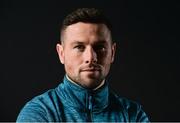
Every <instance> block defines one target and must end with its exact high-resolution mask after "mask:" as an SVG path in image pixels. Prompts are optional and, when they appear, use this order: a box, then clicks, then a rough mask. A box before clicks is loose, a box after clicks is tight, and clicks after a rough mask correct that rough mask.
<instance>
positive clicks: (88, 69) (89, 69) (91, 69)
mask: <svg viewBox="0 0 180 123" xmlns="http://www.w3.org/2000/svg"><path fill="white" fill-rule="evenodd" d="M82 71H83V72H86V71H87V72H94V71H100V69H99V68H87V69H83V70H82Z"/></svg>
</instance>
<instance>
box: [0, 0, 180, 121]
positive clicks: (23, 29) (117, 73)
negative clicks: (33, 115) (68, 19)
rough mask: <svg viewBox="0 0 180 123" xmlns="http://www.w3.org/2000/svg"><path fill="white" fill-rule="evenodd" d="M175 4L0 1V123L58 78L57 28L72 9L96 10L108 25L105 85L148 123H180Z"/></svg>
mask: <svg viewBox="0 0 180 123" xmlns="http://www.w3.org/2000/svg"><path fill="white" fill-rule="evenodd" d="M178 6H179V5H178V4H177V3H176V2H175V1H146V0H144V1H143V0H141V1H139V0H134V1H127V0H121V1H118V0H117V1H100V0H99V1H98V0H97V1H95V0H94V1H92V0H91V2H90V1H89V2H88V1H83V0H82V1H80V0H78V1H77V0H69V1H68V0H59V1H58V0H57V1H53V0H49V1H48V2H47V1H38V0H36V1H32V0H31V1H30V0H29V1H28V0H4V1H3V0H1V1H0V82H1V83H0V121H15V120H16V117H17V115H18V113H19V111H20V109H21V108H22V107H23V105H24V104H25V103H26V102H27V101H28V100H30V99H31V98H33V97H34V96H36V95H39V94H41V93H43V92H45V91H46V90H48V89H50V88H54V87H56V86H57V85H58V84H59V82H60V81H61V79H62V78H63V76H64V70H63V65H61V64H60V62H59V60H58V57H57V53H56V50H55V45H56V43H57V41H58V40H59V28H58V26H59V24H58V23H59V21H62V19H63V17H64V16H65V15H66V14H67V13H69V12H71V11H72V10H74V9H75V8H77V7H97V8H100V9H102V10H104V12H105V13H106V14H107V16H108V17H109V18H110V19H111V22H112V23H113V26H114V32H113V36H114V40H115V41H116V42H117V44H118V47H117V54H116V58H115V62H114V64H113V66H112V69H111V72H110V74H109V76H108V80H109V81H110V83H111V86H112V87H113V88H114V90H115V91H116V92H117V93H119V94H120V95H122V96H125V97H127V98H130V99H132V100H135V101H138V102H140V103H141V104H142V105H143V108H144V110H145V111H146V112H147V114H148V115H149V117H150V119H151V121H180V117H179V114H180V112H179V110H180V93H179V83H178V82H179V77H178V74H179V60H180V57H179V48H180V44H179V42H178V41H177V33H178V31H179V28H178V26H179V25H178V24H177V15H178V10H177V8H178Z"/></svg>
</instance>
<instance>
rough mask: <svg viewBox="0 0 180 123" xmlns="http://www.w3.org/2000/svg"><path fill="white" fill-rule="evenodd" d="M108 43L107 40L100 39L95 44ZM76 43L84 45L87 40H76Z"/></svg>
mask: <svg viewBox="0 0 180 123" xmlns="http://www.w3.org/2000/svg"><path fill="white" fill-rule="evenodd" d="M106 43H107V42H106V41H105V40H100V41H96V42H95V43H94V44H95V45H97V44H98V45H99V44H106ZM76 44H80V45H83V44H85V42H83V41H74V42H72V45H76Z"/></svg>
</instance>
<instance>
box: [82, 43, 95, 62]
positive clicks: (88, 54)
mask: <svg viewBox="0 0 180 123" xmlns="http://www.w3.org/2000/svg"><path fill="white" fill-rule="evenodd" d="M84 58H85V63H97V54H96V52H95V51H94V49H93V48H92V47H89V48H87V49H86V51H85V52H84Z"/></svg>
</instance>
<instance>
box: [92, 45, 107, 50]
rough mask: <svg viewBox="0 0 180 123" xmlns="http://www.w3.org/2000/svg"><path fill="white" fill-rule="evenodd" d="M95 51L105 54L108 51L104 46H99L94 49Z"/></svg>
mask: <svg viewBox="0 0 180 123" xmlns="http://www.w3.org/2000/svg"><path fill="white" fill-rule="evenodd" d="M94 50H95V51H97V52H103V51H105V50H106V47H105V46H104V45H97V46H95V47H94Z"/></svg>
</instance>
